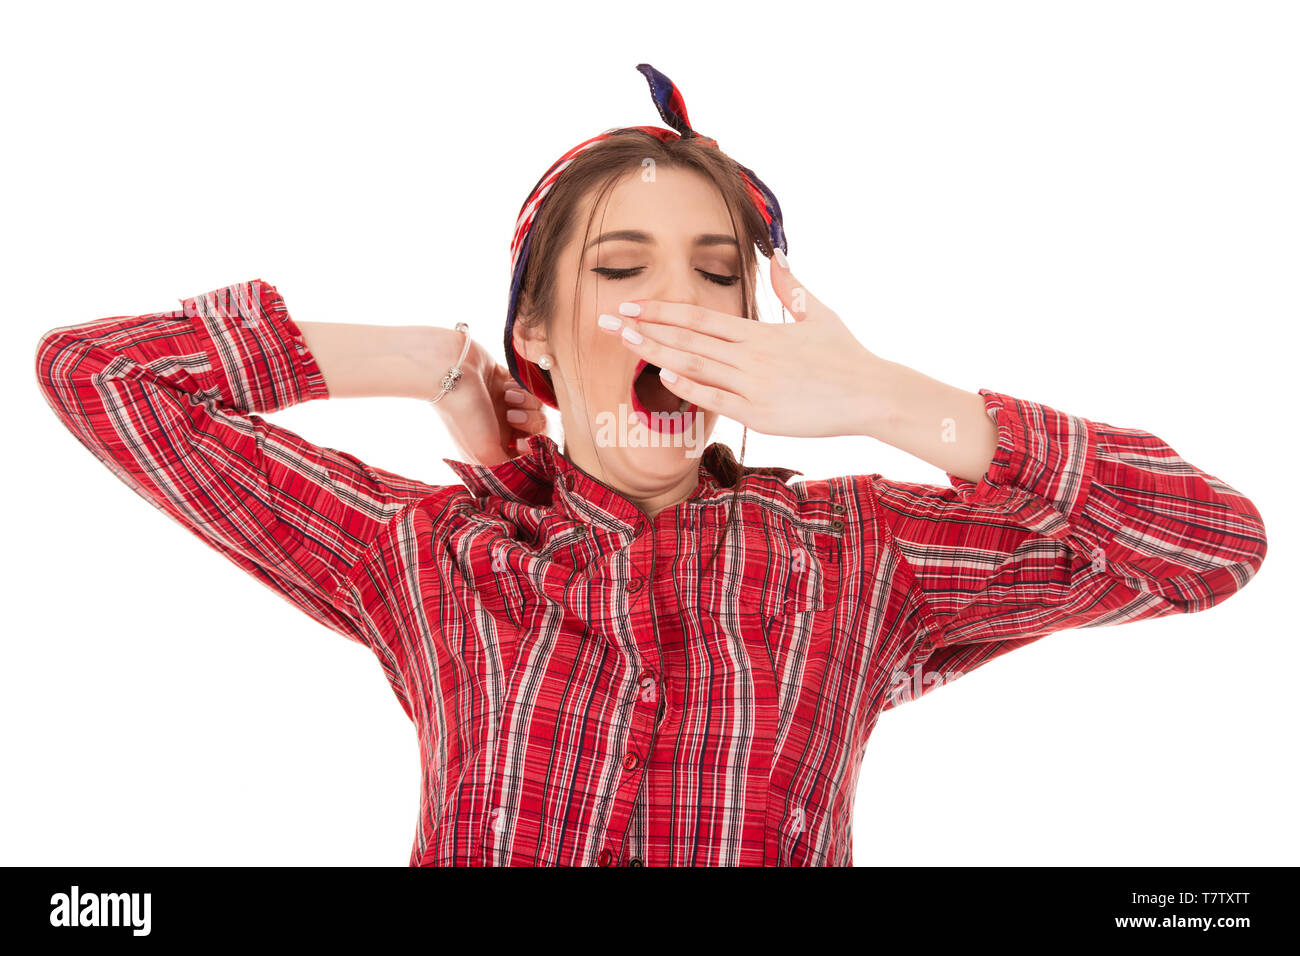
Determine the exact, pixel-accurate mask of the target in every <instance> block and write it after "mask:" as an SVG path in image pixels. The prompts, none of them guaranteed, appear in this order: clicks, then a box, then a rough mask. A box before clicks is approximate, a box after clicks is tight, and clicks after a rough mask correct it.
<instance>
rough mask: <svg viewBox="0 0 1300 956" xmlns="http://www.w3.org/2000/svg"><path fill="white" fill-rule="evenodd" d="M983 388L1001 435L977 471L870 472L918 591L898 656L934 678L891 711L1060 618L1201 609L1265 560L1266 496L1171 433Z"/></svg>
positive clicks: (894, 549)
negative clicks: (1177, 444) (1172, 440)
mask: <svg viewBox="0 0 1300 956" xmlns="http://www.w3.org/2000/svg"><path fill="white" fill-rule="evenodd" d="M980 395H981V396H982V397H983V398H984V401H985V409H986V412H987V413H988V415H989V417H990V418H991V419H992V420H993V421H994V422H995V424H996V425H997V431H998V443H997V450H996V452H995V453H994V456H993V460H992V463H991V464H990V466H989V468H988V470H987V471H986V472H985V474H984V475H983V476H982V477H981V478H980V480H979V481H976V482H972V481H970V480H968V479H965V478H962V477H959V476H956V475H952V474H949V475H948V476H947V477H948V480H949V485H950V486H951V487H943V486H940V485H925V484H917V483H911V482H904V481H893V480H889V479H886V478H883V477H882V476H880V475H869V476H865V477H863V478H862V479H861V486H860V491H861V493H862V494H863V495H865V496H866V497H868V498H869V499H870V500H871V501H872V509H871V516H870V519H869V520H873V521H875V522H878V523H879V524H880V525H882V526H883V529H884V530H883V534H882V535H881V536H882V537H883V538H884V539H885V540H886V541H887V542H888V550H889V552H890V555H889V557H890V558H891V560H893V561H895V562H896V564H897V566H898V567H899V568H901V569H902V570H901V573H903V574H906V575H910V577H911V579H912V581H911V587H913V588H914V589H915V591H916V593H917V594H918V596H919V598H918V600H917V601H916V602H915V607H916V610H917V613H916V615H915V622H916V633H915V635H914V638H913V640H911V641H910V642H907V643H905V644H904V645H903V646H904V647H906V648H907V654H906V657H905V659H902V660H900V661H898V662H897V666H898V672H899V673H900V674H904V673H914V672H915V671H916V669H918V668H920V669H922V670H923V671H924V672H925V673H926V677H925V679H924V680H923V681H919V682H918V681H914V680H904V681H902V682H901V683H900V686H904V687H907V688H908V689H909V692H908V693H904V694H903V695H902V696H893V697H891V698H890V699H889V701H888V702H887V703H886V705H885V709H889V708H890V707H893V706H897V705H898V704H899V703H902V702H903V701H904V700H908V699H912V697H914V696H916V694H915V693H911V692H910V691H911V689H912V688H919V692H920V693H928V692H930V691H932V690H933V689H935V688H937V687H939V686H941V685H942V684H944V683H947V682H949V681H951V680H953V679H956V678H957V677H959V676H961V675H962V674H964V673H969V672H970V671H972V670H974V669H975V668H976V667H980V666H982V665H984V664H985V663H987V662H988V661H990V660H992V659H994V658H996V657H999V656H1001V655H1002V654H1005V653H1007V652H1008V651H1011V650H1014V649H1015V648H1018V647H1022V646H1024V645H1026V644H1028V643H1031V642H1033V641H1036V640H1039V639H1040V638H1042V637H1044V636H1046V635H1048V634H1051V633H1053V632H1056V631H1061V630H1065V629H1067V628H1086V627H1102V626H1107V625H1112V624H1122V623H1125V622H1129V621H1137V620H1142V619H1145V618H1153V617H1160V616H1163V615H1168V614H1176V613H1192V612H1196V611H1203V610H1205V609H1207V608H1210V607H1213V606H1215V605H1216V604H1219V603H1220V602H1222V601H1224V600H1226V599H1227V598H1228V597H1230V596H1232V595H1233V594H1236V593H1237V592H1238V591H1240V590H1241V589H1242V588H1243V587H1245V585H1246V584H1247V583H1248V582H1249V581H1250V580H1251V579H1252V578H1253V577H1254V576H1255V574H1256V573H1257V572H1258V571H1259V569H1260V566H1261V564H1262V563H1263V561H1264V556H1265V554H1266V553H1267V547H1268V546H1267V539H1266V536H1265V531H1264V522H1263V519H1262V518H1261V516H1260V513H1259V511H1258V509H1257V508H1256V507H1255V505H1254V504H1253V503H1252V502H1251V501H1250V500H1249V499H1248V498H1247V497H1246V496H1245V495H1243V494H1242V493H1241V492H1239V491H1237V490H1236V489H1235V488H1233V487H1232V486H1230V485H1228V484H1227V483H1226V482H1224V481H1221V480H1220V479H1218V478H1216V477H1214V476H1213V475H1211V474H1209V473H1207V472H1205V471H1202V470H1201V469H1199V468H1197V467H1195V466H1194V465H1192V464H1190V463H1189V462H1187V461H1186V460H1184V459H1183V458H1182V457H1181V456H1180V455H1179V454H1178V453H1177V452H1176V451H1174V449H1173V448H1171V447H1170V446H1169V445H1168V444H1166V443H1165V442H1164V441H1162V440H1161V439H1160V438H1158V437H1156V436H1155V435H1153V434H1151V433H1149V432H1146V431H1142V430H1140V429H1135V428H1121V427H1117V426H1114V425H1109V424H1106V423H1104V422H1096V421H1091V420H1089V419H1086V418H1082V417H1079V416H1076V415H1070V414H1067V413H1065V412H1061V411H1058V410H1056V409H1054V408H1050V407H1048V406H1046V405H1042V404H1039V403H1036V402H1031V401H1025V400H1022V399H1017V398H1013V397H1011V396H1009V395H1005V394H1001V393H998V392H994V391H992V390H989V389H981V390H980ZM877 530H879V529H877Z"/></svg>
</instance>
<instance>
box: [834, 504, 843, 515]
mask: <svg viewBox="0 0 1300 956" xmlns="http://www.w3.org/2000/svg"><path fill="white" fill-rule="evenodd" d="M831 511H834V512H835V513H836V514H837V515H842V514H844V506H843V505H832V506H831Z"/></svg>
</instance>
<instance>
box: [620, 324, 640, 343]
mask: <svg viewBox="0 0 1300 956" xmlns="http://www.w3.org/2000/svg"><path fill="white" fill-rule="evenodd" d="M623 338H625V339H627V340H628V341H629V342H631V343H632V344H633V345H640V344H641V342H642V341H644V340H643V339H642V338H641V333H640V332H638V331H637V330H636V329H633V328H630V327H629V328H626V329H624V330H623Z"/></svg>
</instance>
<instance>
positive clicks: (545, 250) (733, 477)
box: [515, 131, 773, 567]
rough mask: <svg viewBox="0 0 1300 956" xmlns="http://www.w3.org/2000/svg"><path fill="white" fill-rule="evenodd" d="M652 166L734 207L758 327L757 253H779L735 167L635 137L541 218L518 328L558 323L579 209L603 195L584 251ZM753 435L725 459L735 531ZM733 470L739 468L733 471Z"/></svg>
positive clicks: (695, 144)
mask: <svg viewBox="0 0 1300 956" xmlns="http://www.w3.org/2000/svg"><path fill="white" fill-rule="evenodd" d="M646 159H650V160H653V161H654V163H655V165H656V166H664V167H677V168H685V169H691V170H694V171H696V172H698V173H700V174H702V175H703V176H705V177H706V178H707V179H709V180H710V181H712V182H713V184H714V185H715V186H716V187H717V188H718V191H719V192H720V193H721V194H722V198H723V201H724V202H725V203H726V204H727V211H728V213H729V214H730V217H731V226H732V229H733V231H734V232H735V234H736V238H737V241H738V242H739V245H740V262H741V267H740V277H741V279H740V286H741V307H742V314H743V315H745V316H746V317H748V318H750V319H754V320H755V321H757V319H758V315H757V303H756V299H755V289H754V275H755V272H756V266H757V259H756V257H755V252H754V249H755V247H757V248H758V249H759V251H761V252H762V253H763V254H764V255H765V256H771V255H772V252H773V250H772V243H771V239H770V236H769V233H768V227H767V223H766V222H765V221H764V219H763V217H762V215H760V213H759V211H758V209H757V208H756V207H755V206H754V204H753V201H752V200H751V199H750V194H749V192H748V191H747V188H746V186H745V182H744V180H743V178H742V177H741V174H740V172H739V170H738V169H737V167H736V164H735V162H734V161H733V160H732V159H730V158H729V157H728V156H727V155H726V154H725V153H723V152H722V151H721V150H720V149H718V148H717V147H716V146H714V145H706V143H705V142H704V141H702V140H700V139H697V138H688V139H676V140H670V141H668V142H664V141H662V140H660V139H657V138H656V137H654V136H651V135H649V134H647V133H643V132H640V131H629V132H626V133H620V134H618V135H616V136H610V137H609V138H608V139H604V140H601V141H599V142H598V143H596V144H595V145H594V146H592V147H590V148H588V149H587V150H585V151H583V152H581V153H579V154H578V155H577V156H576V157H575V158H574V159H573V161H572V162H571V163H570V165H569V166H568V167H566V168H565V170H564V172H563V173H561V174H560V177H559V178H558V179H557V180H556V182H555V185H554V186H553V187H552V188H551V191H550V193H549V194H548V195H547V197H546V201H545V202H544V203H543V204H542V208H541V210H540V212H539V213H538V215H537V220H536V222H534V223H533V227H532V237H531V248H530V252H529V255H528V262H527V263H526V264H525V266H524V274H523V278H522V281H521V284H520V290H519V296H520V298H519V310H518V315H517V318H516V320H515V321H516V322H518V323H521V324H522V325H523V327H524V328H533V327H536V326H537V325H539V324H540V325H544V324H546V323H548V322H549V321H550V317H551V314H552V312H553V310H554V306H555V288H556V286H555V283H556V282H557V281H559V278H560V277H559V275H558V274H557V273H558V269H557V267H556V264H557V262H558V260H559V257H560V254H561V252H563V250H564V248H565V246H566V245H567V244H568V242H569V240H570V239H571V238H572V236H573V232H574V228H575V225H576V220H577V218H578V209H579V204H580V203H581V202H582V199H583V197H585V196H586V195H587V194H588V193H589V192H591V191H592V190H593V189H594V190H595V194H594V197H593V201H592V206H591V215H590V216H589V217H588V218H587V224H586V231H585V233H584V234H583V239H582V244H583V245H584V246H585V245H586V243H587V240H588V238H590V236H591V231H592V229H591V227H592V222H593V220H594V219H595V215H596V210H597V209H598V208H600V207H601V203H602V200H604V199H605V197H606V196H607V195H608V194H609V191H610V190H611V189H613V187H614V186H615V184H617V183H618V182H619V180H621V179H622V178H623V177H624V176H626V175H627V174H629V173H632V172H635V171H636V170H639V169H640V168H641V167H642V165H643V163H644V161H645V160H646ZM737 219H739V222H737ZM581 283H582V272H581V270H579V271H578V273H577V274H576V275H575V276H574V296H573V301H574V304H575V314H574V316H573V321H574V324H575V329H576V325H577V322H578V316H577V314H576V306H577V302H578V293H579V290H580V288H581ZM541 373H542V375H544V376H545V377H546V381H547V384H548V385H551V386H552V392H554V391H555V389H554V385H553V384H552V382H551V373H550V372H548V371H546V370H544V369H543V370H541ZM748 435H749V429H748V427H746V428H745V429H744V431H743V432H742V434H741V441H740V462H739V463H737V462H736V461H735V459H734V458H733V457H732V456H731V455H729V454H728V455H724V456H723V459H724V460H725V464H726V465H727V467H724V469H723V470H724V472H725V474H724V475H723V481H722V483H723V484H724V485H725V484H728V483H730V484H731V485H732V486H733V490H732V498H731V508H730V512H729V515H728V526H729V525H730V522H731V521H732V520H734V517H735V514H736V501H737V498H738V496H739V494H740V484H741V479H743V478H744V476H745V473H746V470H745V468H744V461H745V439H746V438H747V437H748ZM597 454H599V452H597ZM733 465H734V467H730V466H733ZM727 530H728V529H727V527H724V528H723V530H722V536H721V538H719V540H718V544H717V546H716V547H715V548H714V549H713V554H712V555H711V556H710V558H709V563H710V564H711V563H712V561H713V558H714V557H716V556H717V553H718V549H719V548H721V546H722V543H723V541H725V540H726V534H727ZM706 567H707V565H706Z"/></svg>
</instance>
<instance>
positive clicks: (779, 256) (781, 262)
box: [772, 249, 790, 272]
mask: <svg viewBox="0 0 1300 956" xmlns="http://www.w3.org/2000/svg"><path fill="white" fill-rule="evenodd" d="M772 258H773V259H775V260H776V264H777V265H778V266H780V267H781V268H782V269H785V270H786V271H787V272H789V271H790V260H789V259H787V258H786V257H785V253H784V252H782V251H781V250H780V249H776V250H774V251H773V252H772Z"/></svg>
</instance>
